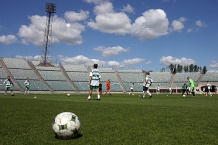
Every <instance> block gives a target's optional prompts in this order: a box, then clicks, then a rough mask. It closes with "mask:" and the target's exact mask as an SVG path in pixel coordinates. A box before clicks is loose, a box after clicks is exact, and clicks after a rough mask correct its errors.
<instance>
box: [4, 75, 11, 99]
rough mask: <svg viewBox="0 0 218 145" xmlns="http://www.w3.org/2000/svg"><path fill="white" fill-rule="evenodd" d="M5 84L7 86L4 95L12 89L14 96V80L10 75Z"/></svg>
mask: <svg viewBox="0 0 218 145" xmlns="http://www.w3.org/2000/svg"><path fill="white" fill-rule="evenodd" d="M2 85H3V86H5V92H4V95H5V96H6V93H7V91H8V90H10V91H11V96H14V92H13V89H12V87H13V82H12V81H11V78H10V76H8V77H7V79H6V80H5V81H4V83H3V84H2Z"/></svg>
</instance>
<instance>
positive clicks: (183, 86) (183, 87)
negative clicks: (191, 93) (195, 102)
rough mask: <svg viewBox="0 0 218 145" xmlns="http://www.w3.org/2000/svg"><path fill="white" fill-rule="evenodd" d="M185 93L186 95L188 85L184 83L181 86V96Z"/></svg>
mask: <svg viewBox="0 0 218 145" xmlns="http://www.w3.org/2000/svg"><path fill="white" fill-rule="evenodd" d="M185 92H186V94H187V95H188V85H187V84H186V82H184V84H183V85H182V96H183V95H184V93H185Z"/></svg>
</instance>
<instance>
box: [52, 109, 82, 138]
mask: <svg viewBox="0 0 218 145" xmlns="http://www.w3.org/2000/svg"><path fill="white" fill-rule="evenodd" d="M52 129H53V131H54V133H55V135H56V137H57V138H59V139H72V138H75V137H76V135H77V134H79V130H80V121H79V117H78V116H77V115H76V114H74V113H72V112H62V113H60V114H58V115H57V116H56V117H55V120H54V122H53V124H52Z"/></svg>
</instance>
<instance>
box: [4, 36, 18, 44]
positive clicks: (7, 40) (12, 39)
mask: <svg viewBox="0 0 218 145" xmlns="http://www.w3.org/2000/svg"><path fill="white" fill-rule="evenodd" d="M15 42H17V38H16V36H14V35H7V36H5V35H2V36H0V43H3V44H12V43H15Z"/></svg>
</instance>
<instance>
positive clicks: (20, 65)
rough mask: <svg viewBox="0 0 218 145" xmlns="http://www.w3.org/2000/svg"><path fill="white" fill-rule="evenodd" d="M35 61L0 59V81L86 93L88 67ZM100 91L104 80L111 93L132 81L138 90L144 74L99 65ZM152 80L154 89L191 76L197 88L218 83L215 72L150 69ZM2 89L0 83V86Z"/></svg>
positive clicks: (178, 84) (20, 86)
mask: <svg viewBox="0 0 218 145" xmlns="http://www.w3.org/2000/svg"><path fill="white" fill-rule="evenodd" d="M39 63H40V62H39V61H29V60H27V61H26V60H24V59H17V58H3V59H0V81H1V83H3V81H4V80H5V79H6V78H7V76H11V78H12V81H13V82H14V87H13V89H14V90H15V91H21V92H22V91H24V90H25V86H24V81H25V80H26V78H27V77H29V78H30V84H31V91H44V92H66V91H71V92H87V91H88V90H89V84H88V80H89V73H90V70H91V69H90V68H89V67H87V66H85V65H66V64H63V65H62V64H55V65H54V67H42V66H38V64H39ZM98 69H99V71H100V72H101V82H102V89H103V91H105V90H106V82H107V81H108V79H110V81H111V92H129V91H130V86H131V84H132V83H134V91H135V92H142V86H143V82H144V80H145V74H144V71H142V70H114V69H112V68H103V67H99V68H98ZM150 75H151V76H152V78H153V83H152V85H151V87H150V89H151V92H154V90H155V89H156V86H157V85H158V84H159V85H160V88H161V89H165V90H167V89H168V87H169V86H170V85H171V86H172V88H173V89H181V86H182V84H183V83H184V82H188V81H187V77H190V78H192V79H193V80H194V81H195V82H196V84H197V85H199V87H202V86H205V84H206V82H207V81H209V82H212V84H213V86H217V84H218V72H207V73H206V74H205V75H203V74H200V73H199V72H197V73H196V72H189V73H176V74H171V73H170V72H150ZM0 89H1V90H4V86H2V85H1V86H0Z"/></svg>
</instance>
